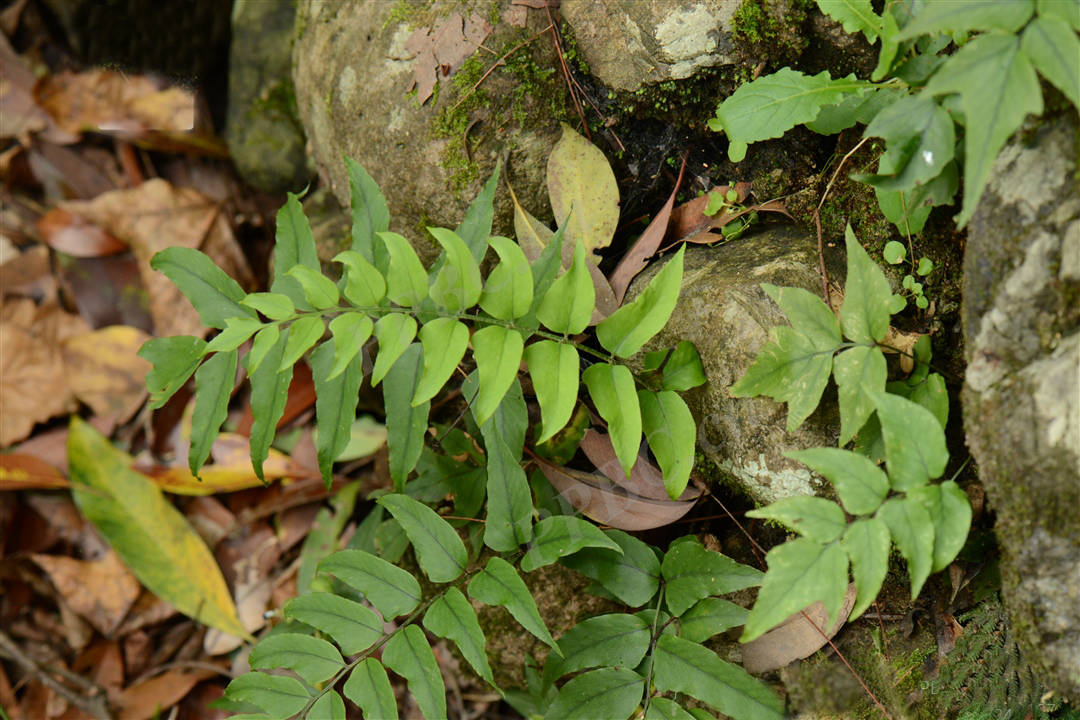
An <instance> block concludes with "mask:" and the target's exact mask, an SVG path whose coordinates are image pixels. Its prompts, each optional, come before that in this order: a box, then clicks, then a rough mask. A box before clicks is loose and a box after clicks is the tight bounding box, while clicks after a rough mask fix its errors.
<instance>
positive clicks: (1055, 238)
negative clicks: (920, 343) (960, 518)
mask: <svg viewBox="0 0 1080 720" xmlns="http://www.w3.org/2000/svg"><path fill="white" fill-rule="evenodd" d="M1077 152H1078V144H1077V122H1076V115H1075V113H1072V112H1066V114H1065V116H1064V117H1060V118H1057V119H1055V120H1053V121H1047V122H1046V123H1045V124H1044V125H1042V126H1041V127H1039V128H1038V129H1037V130H1036V131H1035V132H1034V133H1033V134H1032V135H1031V137H1030V138H1028V139H1027V141H1026V142H1019V141H1015V142H1013V143H1011V144H1010V145H1007V146H1006V148H1005V149H1004V150H1003V151H1002V153H1001V155H1000V156H999V157H998V159H997V163H996V164H995V166H994V171H993V175H992V177H991V180H990V184H989V185H988V187H987V190H986V192H985V194H984V195H983V197H982V200H981V201H980V203H979V207H978V209H977V211H976V213H975V215H974V217H973V218H972V222H971V227H970V231H969V236H968V244H967V248H966V252H965V259H964V334H965V339H966V341H967V357H968V368H967V374H966V377H965V383H964V390H963V395H962V399H963V404H964V426H965V431H966V433H967V442H968V446H969V447H970V448H971V452H972V455H973V456H974V457H975V460H976V461H977V462H978V468H979V476H980V478H981V480H982V482H983V484H984V485H985V487H986V492H987V497H988V498H989V500H990V503H991V505H992V507H993V509H994V511H995V512H996V513H997V525H996V533H997V536H998V540H999V542H1000V544H1001V549H1002V561H1001V571H1002V590H1003V595H1004V598H1005V602H1006V606H1007V607H1008V609H1009V614H1010V618H1011V621H1012V623H1013V626H1014V630H1015V634H1016V636H1017V638H1018V641H1019V643H1020V646H1021V648H1022V649H1023V651H1024V653H1025V656H1026V657H1027V658H1028V659H1029V660H1031V661H1032V662H1035V663H1037V666H1039V667H1040V668H1041V669H1042V670H1043V672H1044V673H1046V682H1047V683H1048V684H1050V685H1051V687H1055V688H1056V689H1057V690H1058V691H1059V692H1061V693H1065V694H1066V695H1069V696H1071V697H1073V698H1077V697H1080V513H1078V512H1077V508H1080V181H1078V180H1077V175H1076V173H1077Z"/></svg>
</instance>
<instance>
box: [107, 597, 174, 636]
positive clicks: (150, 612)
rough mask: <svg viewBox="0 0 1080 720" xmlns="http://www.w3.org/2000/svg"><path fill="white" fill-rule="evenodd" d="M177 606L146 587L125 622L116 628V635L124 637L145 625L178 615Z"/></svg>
mask: <svg viewBox="0 0 1080 720" xmlns="http://www.w3.org/2000/svg"><path fill="white" fill-rule="evenodd" d="M176 614H177V613H176V608H174V607H173V606H172V605H171V604H169V603H167V602H165V601H164V600H162V599H161V598H159V597H158V596H157V595H155V594H154V593H152V592H150V591H149V590H146V589H144V590H143V591H142V593H141V594H140V595H139V597H138V599H137V600H136V601H135V604H134V605H132V606H131V610H130V611H129V612H128V614H127V618H126V619H125V620H124V624H123V625H121V626H120V627H118V628H117V629H116V633H115V635H116V637H124V636H126V635H128V634H130V633H133V632H137V631H139V630H141V629H142V628H144V627H148V626H150V625H156V624H158V623H159V622H162V621H164V620H168V619H169V618H171V617H172V616H173V615H176Z"/></svg>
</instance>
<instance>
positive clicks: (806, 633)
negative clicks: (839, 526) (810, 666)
mask: <svg viewBox="0 0 1080 720" xmlns="http://www.w3.org/2000/svg"><path fill="white" fill-rule="evenodd" d="M854 606H855V583H851V584H850V585H848V589H847V594H846V595H845V596H844V604H843V606H841V608H840V616H839V617H838V618H837V619H836V623H835V624H834V625H833V626H832V627H831V628H826V627H825V624H826V623H828V622H829V613H828V611H827V610H825V605H824V604H822V603H820V602H816V603H814V604H813V605H811V606H810V607H808V608H806V610H804V611H803V612H805V613H806V616H807V617H808V618H810V620H811V621H812V622H813V625H811V624H810V622H807V620H806V618H804V617H803V616H802V613H794V614H792V615H791V616H789V617H788V619H787V620H785V621H784V622H782V623H780V624H779V625H777V626H776V627H775V628H773V629H772V630H770V631H769V632H767V633H765V634H764V635H762V636H760V637H758V638H756V639H755V640H751V641H750V642H748V643H745V644H744V645H742V646H741V648H742V663H743V668H745V669H746V671H747V672H751V673H763V672H769V671H770V670H776V669H778V668H782V667H784V666H785V665H787V664H788V663H791V662H794V661H795V660H801V659H803V658H805V657H810V656H811V655H813V654H814V653H816V652H817V651H818V650H820V649H821V648H822V647H823V646H824V645H825V643H827V642H828V640H827V639H826V636H827V637H828V638H829V639H832V637H833V635H836V633H837V632H839V631H840V628H842V627H843V626H844V623H845V622H847V618H848V615H850V614H851V608H852V607H854ZM814 625H816V626H817V627H814ZM818 628H820V631H819V630H818ZM822 632H824V633H825V635H824V636H823V635H822V634H821V633H822Z"/></svg>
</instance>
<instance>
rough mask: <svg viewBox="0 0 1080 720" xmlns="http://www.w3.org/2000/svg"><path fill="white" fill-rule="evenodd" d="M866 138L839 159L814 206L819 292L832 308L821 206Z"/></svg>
mask: <svg viewBox="0 0 1080 720" xmlns="http://www.w3.org/2000/svg"><path fill="white" fill-rule="evenodd" d="M867 140H869V138H868V137H864V138H863V139H862V140H860V141H859V142H858V143H857V144H856V145H855V147H853V148H851V150H849V151H848V153H847V154H846V155H844V157H843V158H842V159H841V160H840V164H839V165H837V166H836V170H834V171H833V174H832V177H831V178H829V182H828V183H827V184H826V185H825V192H823V193H822V194H821V201H820V202H819V203H818V204H817V207H816V208H814V227H815V228H816V229H817V252H818V271H819V272H820V273H821V294H822V297H823V298H824V299H825V304H826V305H828V306H829V308H830V309H831V308H832V302H830V300H829V273H828V271H827V270H826V269H825V246H824V240H823V238H822V236H821V208H822V207H823V206H824V205H825V200H826V199H827V198H828V197H829V191H830V190H832V186H833V183H835V182H836V178H837V177H838V176H839V175H840V171H841V170H843V169H844V163H846V162H847V161H848V159H849V158H850V157H851V156H852V155H854V154H855V153H856V152H858V150H859V148H861V147H862V146H863V144H864V143H865V142H866V141H867Z"/></svg>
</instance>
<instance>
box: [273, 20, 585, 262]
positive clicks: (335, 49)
mask: <svg viewBox="0 0 1080 720" xmlns="http://www.w3.org/2000/svg"><path fill="white" fill-rule="evenodd" d="M509 6H510V0H494V1H486V2H485V1H480V0H471V1H470V0H434V1H433V2H430V3H426V4H424V3H398V4H394V3H391V2H387V1H386V0H365V1H363V2H355V3H346V4H335V3H330V4H327V3H322V2H316V1H315V0H300V2H299V3H298V10H297V12H298V19H297V39H296V42H295V47H294V53H293V80H294V84H295V87H296V102H297V107H298V110H299V114H300V118H301V121H302V123H303V125H304V128H305V130H306V131H307V135H308V138H309V140H310V150H311V153H312V156H313V158H314V161H315V165H316V166H317V168H318V171H319V174H320V176H321V177H322V178H323V180H324V181H325V182H326V183H327V184H328V186H329V187H330V189H331V190H332V191H333V193H334V194H335V195H336V196H337V198H338V200H339V201H340V202H341V203H342V205H344V206H348V204H349V183H348V178H347V175H346V171H345V165H344V163H343V161H342V157H343V156H349V157H352V158H354V159H355V160H356V161H357V162H359V163H360V164H361V165H362V166H364V167H365V168H366V169H367V170H368V172H369V173H371V175H372V177H374V178H375V180H376V182H377V183H378V184H379V186H380V187H381V189H382V191H383V194H384V195H385V196H386V200H387V204H388V205H389V208H390V218H391V220H390V223H391V229H392V230H394V231H396V232H400V233H401V234H403V235H405V236H406V237H408V238H409V239H410V241H411V242H412V243H413V245H414V246H415V247H416V248H417V250H418V252H419V253H420V254H421V258H422V259H424V260H425V261H430V260H431V259H433V258H434V256H435V254H436V249H437V245H436V244H435V242H434V239H433V238H431V237H430V236H428V234H427V233H426V232H425V228H426V227H428V226H442V227H451V228H453V227H456V226H457V225H458V223H460V222H461V220H462V218H463V217H464V214H465V210H466V208H467V207H468V205H469V203H470V202H471V201H472V200H473V199H474V198H475V197H476V195H477V194H479V192H480V190H481V188H482V186H483V182H484V181H485V180H487V178H488V177H489V176H490V175H491V173H492V172H493V171H494V169H495V166H496V163H497V161H499V160H500V159H502V160H503V168H504V177H506V178H507V179H509V180H510V182H511V183H512V184H513V187H514V190H515V191H516V192H517V194H518V197H519V199H520V200H521V202H522V203H523V204H524V205H525V206H526V207H527V208H528V209H529V210H530V211H531V212H532V213H533V214H535V215H537V216H538V217H541V218H542V217H544V216H550V210H549V206H548V203H547V191H546V186H545V167H546V163H547V156H548V154H549V152H550V150H551V148H552V147H553V146H554V143H555V142H556V140H557V139H558V135H559V121H560V120H561V119H565V118H566V117H567V116H566V114H565V113H566V109H567V108H569V107H570V103H569V101H568V99H567V97H566V96H565V86H564V81H563V80H562V78H561V76H560V75H559V74H558V72H557V62H558V61H557V58H556V57H555V55H554V51H553V49H552V46H551V43H550V42H544V41H543V40H544V39H543V38H533V36H534V35H536V34H537V32H538V31H540V30H542V29H543V27H544V26H545V25H547V18H546V16H545V17H543V18H541V17H540V15H542V14H543V13H536V12H535V11H529V13H528V15H527V18H528V25H527V27H525V28H517V27H514V26H512V25H511V24H509V23H508V22H504V21H498V22H494V23H493V24H492V27H493V32H492V33H491V35H489V36H488V37H487V39H486V40H485V41H484V43H483V46H484V49H481V50H478V51H477V52H475V53H474V54H473V55H472V56H471V57H470V58H468V59H467V60H466V61H465V62H464V64H463V65H462V67H461V68H460V69H459V70H458V71H457V73H455V74H454V75H453V76H451V77H449V78H447V77H441V78H440V79H439V82H438V85H437V86H436V90H435V94H434V95H433V96H432V97H431V98H430V99H428V100H427V101H426V102H425V103H423V104H420V103H418V102H417V99H416V97H415V94H413V93H409V87H410V84H411V81H412V76H413V71H414V66H415V63H416V60H415V59H413V58H412V57H411V53H410V52H409V51H408V50H406V47H405V44H406V41H407V40H408V38H409V37H410V35H411V34H412V33H413V32H414V31H415V30H416V29H418V28H430V27H433V26H436V25H438V23H439V22H440V21H441V20H442V19H444V18H447V17H449V16H451V15H452V14H453V13H458V14H459V15H460V16H462V17H463V18H469V17H470V16H471V15H472V14H474V13H475V14H478V15H479V17H481V18H484V19H488V20H491V19H495V20H498V19H499V18H501V16H502V14H503V13H504V12H505V11H506V10H507V9H508V8H509ZM530 38H533V40H532V41H531V42H530ZM519 44H520V48H518V49H517V50H516V51H515V52H513V53H512V54H510V55H509V56H507V57H506V59H505V66H500V67H499V68H497V69H495V70H494V71H493V72H491V73H490V74H489V75H487V76H486V77H484V78H483V81H482V82H481V77H483V76H484V74H485V72H486V71H487V70H488V69H489V68H491V66H492V65H494V64H495V62H496V60H498V59H499V57H501V56H502V55H504V54H505V53H506V52H508V51H509V50H512V49H513V48H514V47H515V46H517V45H519ZM493 53H494V54H493ZM474 88H475V89H474ZM511 211H512V208H511V204H510V199H509V195H508V194H507V193H505V192H500V193H498V194H497V196H496V221H495V232H496V233H498V234H503V235H508V234H512V214H511Z"/></svg>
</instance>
